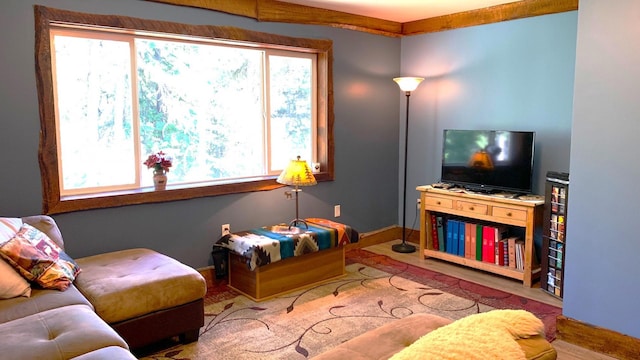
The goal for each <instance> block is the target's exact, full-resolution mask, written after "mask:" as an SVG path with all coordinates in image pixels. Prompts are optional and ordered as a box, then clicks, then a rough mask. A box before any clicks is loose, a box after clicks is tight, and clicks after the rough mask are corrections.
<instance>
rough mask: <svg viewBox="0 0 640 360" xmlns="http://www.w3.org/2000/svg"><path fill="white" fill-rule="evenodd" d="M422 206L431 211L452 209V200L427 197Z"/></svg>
mask: <svg viewBox="0 0 640 360" xmlns="http://www.w3.org/2000/svg"><path fill="white" fill-rule="evenodd" d="M424 205H425V206H427V207H429V208H432V209H433V208H443V209H452V208H453V200H451V199H445V198H439V197H427V198H425V199H424Z"/></svg>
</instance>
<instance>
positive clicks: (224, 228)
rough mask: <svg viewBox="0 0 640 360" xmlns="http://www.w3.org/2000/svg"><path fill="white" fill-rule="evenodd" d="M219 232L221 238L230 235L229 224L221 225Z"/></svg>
mask: <svg viewBox="0 0 640 360" xmlns="http://www.w3.org/2000/svg"><path fill="white" fill-rule="evenodd" d="M220 232H221V234H222V235H221V236H225V235H229V234H231V225H229V224H223V225H222V228H221V229H220Z"/></svg>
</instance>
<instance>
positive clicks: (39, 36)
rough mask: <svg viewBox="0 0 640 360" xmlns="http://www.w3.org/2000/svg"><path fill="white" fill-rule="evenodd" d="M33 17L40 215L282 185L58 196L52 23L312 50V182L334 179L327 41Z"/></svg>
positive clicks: (43, 13)
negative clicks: (314, 88)
mask: <svg viewBox="0 0 640 360" xmlns="http://www.w3.org/2000/svg"><path fill="white" fill-rule="evenodd" d="M34 15H35V30H36V31H35V34H36V35H35V63H36V82H37V91H38V100H39V111H40V128H41V131H40V145H39V149H38V161H39V163H40V173H41V178H42V197H43V202H42V210H43V213H44V214H56V213H65V212H72V211H80V210H88V209H99V208H109V207H116V206H123V205H134V204H144V203H158V202H164V201H174V200H185V199H192V198H199V197H207V196H216V195H225V194H233V193H243V192H254V191H265V190H272V189H275V188H279V187H282V186H283V185H281V184H278V183H277V182H276V181H275V178H276V176H261V177H257V178H252V179H248V180H243V181H241V182H233V183H226V184H211V185H206V184H204V185H203V184H200V185H198V186H194V187H186V188H184V187H183V188H171V187H170V186H169V187H168V188H167V190H165V191H153V190H151V189H137V190H132V191H130V190H129V191H114V192H108V193H102V194H99V195H93V196H92V197H86V196H65V197H61V195H60V184H59V169H58V152H57V149H58V145H57V138H56V137H57V136H56V120H55V104H54V84H53V78H52V70H51V54H50V51H51V49H50V41H51V39H50V28H51V26H52V25H55V24H81V25H83V26H94V27H109V28H116V29H122V30H123V31H135V30H141V31H150V32H159V33H168V34H175V35H176V36H198V37H205V38H216V39H225V40H230V41H240V42H253V43H260V44H269V46H274V48H283V49H286V48H289V49H312V50H313V51H314V52H316V53H317V55H318V60H317V61H318V98H317V105H318V109H317V113H316V114H317V121H318V123H317V127H316V131H317V139H318V141H317V148H316V149H315V150H316V151H317V154H318V159H317V160H318V162H320V164H321V172H320V173H318V174H315V177H316V179H317V180H318V181H332V180H333V179H334V140H333V123H334V115H333V78H332V74H333V69H332V66H333V65H332V63H333V42H332V41H331V40H323V39H304V38H294V37H288V36H283V35H274V34H267V33H262V32H256V31H250V30H244V29H239V28H234V27H227V26H212V25H190V24H181V23H174V22H167V21H158V20H147V19H140V18H133V17H128V16H121V15H95V14H86V13H79V12H73V11H67V10H59V9H53V8H48V7H44V6H39V5H36V6H34Z"/></svg>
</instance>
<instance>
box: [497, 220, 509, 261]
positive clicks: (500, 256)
mask: <svg viewBox="0 0 640 360" xmlns="http://www.w3.org/2000/svg"><path fill="white" fill-rule="evenodd" d="M493 230H494V237H493V243H494V248H493V255H494V257H493V263H494V264H496V265H501V266H504V252H501V251H500V243H501V242H502V239H505V238H506V237H507V231H508V229H507V227H506V226H504V225H498V226H496V227H494V229H493ZM503 246H504V245H503Z"/></svg>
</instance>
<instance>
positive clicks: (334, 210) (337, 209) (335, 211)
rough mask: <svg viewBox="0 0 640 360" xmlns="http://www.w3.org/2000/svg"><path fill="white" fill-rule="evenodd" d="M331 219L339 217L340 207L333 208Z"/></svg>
mask: <svg viewBox="0 0 640 360" xmlns="http://www.w3.org/2000/svg"><path fill="white" fill-rule="evenodd" d="M333 217H340V205H336V206H334V207H333Z"/></svg>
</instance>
